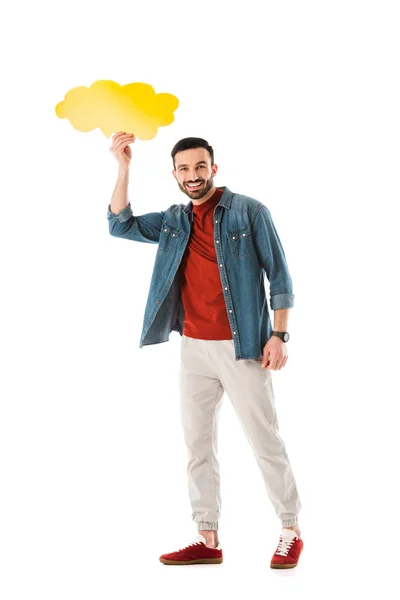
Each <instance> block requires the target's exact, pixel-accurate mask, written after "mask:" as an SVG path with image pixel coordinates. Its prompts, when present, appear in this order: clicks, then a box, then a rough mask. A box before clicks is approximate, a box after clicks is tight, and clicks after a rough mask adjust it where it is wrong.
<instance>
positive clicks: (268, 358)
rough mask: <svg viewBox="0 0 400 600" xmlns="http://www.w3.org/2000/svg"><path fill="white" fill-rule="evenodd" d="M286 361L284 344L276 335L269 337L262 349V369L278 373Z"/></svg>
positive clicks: (286, 354) (286, 353)
mask: <svg viewBox="0 0 400 600" xmlns="http://www.w3.org/2000/svg"><path fill="white" fill-rule="evenodd" d="M287 359H288V352H287V348H286V343H285V342H284V341H282V340H281V339H280V338H279V337H278V336H277V335H271V337H270V338H269V340H268V342H267V343H266V344H265V346H264V348H263V359H262V362H261V366H262V367H263V368H264V369H272V370H273V371H279V369H282V367H284V366H285V365H286V361H287Z"/></svg>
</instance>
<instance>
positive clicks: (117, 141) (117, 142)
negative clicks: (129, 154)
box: [110, 131, 136, 152]
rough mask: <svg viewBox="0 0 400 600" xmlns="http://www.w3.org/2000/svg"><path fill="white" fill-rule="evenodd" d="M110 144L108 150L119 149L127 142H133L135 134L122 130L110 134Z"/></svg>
mask: <svg viewBox="0 0 400 600" xmlns="http://www.w3.org/2000/svg"><path fill="white" fill-rule="evenodd" d="M112 140H113V141H112V145H111V148H110V152H115V151H121V150H123V149H124V148H125V147H126V146H127V145H128V144H131V143H133V142H134V141H135V140H136V136H135V135H134V134H133V133H125V132H124V131H119V132H118V133H115V134H114V135H113V136H112Z"/></svg>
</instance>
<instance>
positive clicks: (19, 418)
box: [0, 0, 400, 600]
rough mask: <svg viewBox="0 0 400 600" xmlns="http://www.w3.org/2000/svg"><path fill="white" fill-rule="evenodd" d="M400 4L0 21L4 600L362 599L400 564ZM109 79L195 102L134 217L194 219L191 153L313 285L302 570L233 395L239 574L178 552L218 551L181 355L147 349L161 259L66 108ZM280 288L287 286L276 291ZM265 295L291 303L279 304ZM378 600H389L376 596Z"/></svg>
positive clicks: (295, 415) (138, 151)
mask: <svg viewBox="0 0 400 600" xmlns="http://www.w3.org/2000/svg"><path fill="white" fill-rule="evenodd" d="M397 8H398V3H396V2H385V1H382V0H380V1H379V2H377V1H375V2H369V1H363V2H355V1H350V0H346V1H339V0H336V1H335V2H324V1H314V2H311V1H304V2H261V1H260V2H254V1H251V0H248V1H247V2H245V3H243V4H241V5H235V4H233V3H229V4H228V3H227V4H225V3H222V2H216V3H212V2H209V1H207V0H205V1H203V2H201V3H189V2H183V1H182V2H176V1H172V2H164V3H161V2H160V3H159V4H155V3H150V4H147V5H146V8H144V3H143V4H141V5H139V4H138V3H135V2H132V1H131V2H115V3H113V4H110V3H107V4H106V3H104V4H102V5H100V3H98V2H84V1H80V2H76V3H68V4H67V5H57V4H47V3H43V2H42V3H41V2H39V3H33V4H29V5H28V3H25V5H23V4H22V5H19V6H13V8H12V9H10V8H9V9H8V10H7V12H4V13H3V17H4V19H2V21H3V23H2V30H3V31H2V42H1V44H2V65H3V66H2V72H3V84H4V88H3V92H2V100H1V101H2V107H3V108H2V111H1V121H2V122H1V140H2V142H1V153H2V160H1V172H2V176H1V200H2V212H1V225H2V226H1V257H2V260H1V280H2V294H1V303H2V305H1V352H2V360H1V365H2V369H1V371H2V374H1V415H0V417H1V419H0V445H1V447H0V450H1V455H0V461H1V463H0V464H1V471H0V485H1V495H0V526H1V530H0V548H1V554H2V556H1V557H0V558H1V561H0V562H1V570H2V573H1V577H0V588H1V589H0V592H1V593H0V595H1V597H2V600H14V599H17V598H18V599H21V600H22V599H24V600H27V599H31V598H40V599H41V600H45V599H46V600H47V599H52V600H53V599H55V598H56V599H57V600H64V599H66V600H71V599H72V598H74V600H81V599H82V600H83V599H84V600H89V599H91V598H93V599H95V600H101V599H103V598H104V599H110V598H118V599H119V600H125V599H130V598H136V597H137V598H156V597H163V598H168V599H169V598H178V599H186V598H188V597H191V598H196V599H197V598H204V597H205V595H208V594H210V593H211V594H213V595H214V596H216V595H218V594H222V593H224V594H226V597H230V596H231V595H235V597H236V595H237V597H240V596H243V595H244V594H246V595H248V597H249V598H252V599H253V598H254V599H258V598H265V597H271V598H272V597H276V594H279V597H280V598H289V597H290V598H292V597H294V595H295V594H296V596H300V597H301V598H303V597H304V598H306V597H307V598H337V597H338V594H340V595H341V596H342V597H344V598H350V597H351V596H353V594H355V593H358V594H359V595H361V594H363V595H365V594H366V593H368V594H371V596H370V597H376V595H377V594H378V593H379V594H382V593H384V592H385V591H388V589H389V588H390V587H391V585H392V579H393V578H394V572H395V570H396V569H397V562H398V560H397V559H398V552H397V548H398V542H397V538H398V523H399V518H398V512H399V502H400V498H399V496H398V494H397V492H396V485H397V479H398V470H399V469H398V464H397V461H398V458H399V448H398V425H397V423H398V421H397V420H396V414H398V413H397V405H398V402H399V390H398V374H399V368H398V365H399V355H398V341H397V340H398V334H399V315H398V303H399V286H398V264H397V263H398V258H399V247H398V217H397V215H398V213H397V209H398V205H399V201H400V195H399V158H400V157H399V139H400V138H399V134H400V127H399V125H400V119H399V108H400V102H399V101H400V98H399V60H398V58H399V52H400V48H399V45H400V44H399V36H398V32H399V25H400V23H399V18H398V14H397V12H396V9H397ZM97 79H112V80H114V81H117V82H118V83H120V84H126V83H130V82H135V81H140V82H145V83H149V84H151V85H152V86H153V87H154V89H155V91H156V92H157V93H159V92H169V93H172V94H174V95H176V96H177V97H178V98H179V101H180V106H179V108H178V109H177V111H176V112H175V121H174V123H173V124H172V125H170V126H168V127H164V128H161V129H160V130H159V132H158V134H157V136H156V137H155V138H154V139H153V140H151V141H148V142H141V141H140V140H137V142H135V144H134V145H133V146H132V149H133V160H132V166H131V179H130V187H129V199H130V201H131V204H132V208H133V211H134V214H144V213H146V212H151V211H158V210H165V209H166V208H168V206H170V205H171V204H174V203H180V202H184V203H186V202H187V201H188V198H187V197H186V196H185V195H183V194H182V193H181V192H180V190H179V188H178V186H177V184H176V181H175V180H174V178H173V177H172V174H171V170H172V160H171V157H170V152H171V149H172V147H173V145H174V144H175V143H176V142H177V141H178V140H179V139H181V138H182V137H186V136H199V137H203V138H205V139H207V140H208V141H209V143H210V144H211V145H212V146H213V147H214V150H215V162H216V163H217V164H218V166H219V171H218V175H217V177H216V179H215V183H216V185H219V186H221V185H226V186H228V187H229V188H230V189H231V190H232V191H234V192H239V193H243V194H246V195H249V196H252V197H255V198H256V199H258V200H260V201H261V202H263V203H264V204H265V205H266V206H268V208H269V209H270V210H271V214H272V217H273V220H274V223H275V226H276V228H277V231H278V233H279V235H280V238H281V241H282V244H283V247H284V249H285V253H286V257H287V261H288V266H289V270H290V273H291V276H292V280H293V291H294V293H295V296H296V298H295V306H294V308H293V309H292V310H291V311H290V317H289V331H290V334H291V340H290V342H289V344H288V353H289V360H288V362H287V365H286V367H285V368H284V369H282V370H281V371H275V372H273V374H272V376H273V382H274V388H275V397H276V407H277V413H278V419H279V423H280V433H281V435H282V437H283V439H284V440H285V443H286V447H287V450H288V453H289V456H290V458H291V462H292V465H293V469H294V473H295V477H296V481H297V485H298V490H299V493H300V497H301V501H302V505H303V509H302V511H301V513H300V518H299V524H300V527H301V530H302V534H303V539H304V544H305V546H304V552H303V554H302V556H301V559H300V562H299V565H298V567H297V568H296V569H293V570H289V571H275V570H271V569H270V568H269V561H270V559H271V556H272V554H273V552H274V550H275V548H276V545H277V542H278V539H279V533H280V522H279V521H278V519H277V517H276V515H275V512H274V510H273V508H272V505H271V504H270V501H269V499H268V497H267V493H266V490H265V488H264V485H263V482H262V479H261V473H260V472H259V470H258V466H257V464H256V461H255V457H254V456H253V454H252V451H251V449H250V446H249V444H248V442H247V440H246V438H245V437H244V433H243V431H242V429H241V426H240V423H239V422H238V420H237V417H236V415H235V413H234V410H233V408H232V405H231V404H230V400H229V398H228V397H227V396H226V395H225V396H224V401H223V406H222V410H221V414H220V421H219V460H220V469H221V491H222V513H221V518H220V522H219V526H220V529H219V536H220V540H221V544H222V547H223V550H224V563H223V564H222V565H218V566H215V565H195V566H190V567H187V568H186V569H182V568H178V569H175V568H173V567H168V566H165V565H162V564H161V563H160V562H159V560H158V558H159V556H160V555H161V554H162V553H166V552H171V551H173V550H176V549H178V548H182V547H183V546H185V545H186V544H188V543H189V542H190V541H192V539H193V538H194V537H195V535H196V529H195V526H194V523H193V522H192V519H191V507H190V504H189V497H188V492H187V480H186V458H187V455H186V448H185V446H184V442H183V435H182V431H181V425H180V417H179V401H178V400H179V388H178V373H179V351H180V343H181V337H180V335H179V334H178V333H177V332H173V333H172V334H171V336H170V340H169V342H168V343H164V344H159V345H152V346H147V347H144V348H142V349H139V340H140V334H141V329H142V324H143V316H144V308H145V303H146V299H147V294H148V289H149V284H150V278H151V273H152V267H153V263H154V258H155V254H156V250H157V246H156V245H152V244H140V243H136V244H135V243H132V242H130V241H127V240H121V239H116V238H113V237H111V236H110V235H109V231H108V223H107V220H106V211H107V205H108V203H109V202H110V199H111V194H112V191H113V188H114V184H115V180H116V176H117V170H118V166H117V162H116V161H115V159H114V158H113V156H112V155H111V154H110V152H109V146H110V143H111V142H110V140H107V139H106V138H105V136H104V135H103V134H102V133H101V132H100V131H99V130H95V131H92V132H91V133H86V134H84V133H80V132H78V131H76V130H75V129H73V127H72V126H71V125H70V124H69V122H68V121H67V120H60V119H58V118H57V116H56V114H55V106H56V104H57V103H58V102H60V101H61V100H63V98H64V95H65V94H66V93H67V91H68V90H70V89H71V88H73V87H76V86H79V85H86V86H90V85H91V84H92V83H93V82H94V81H95V80H97ZM266 285H268V282H267V280H266ZM268 298H269V294H268ZM368 597H369V596H368Z"/></svg>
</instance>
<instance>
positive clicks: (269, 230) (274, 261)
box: [252, 203, 295, 310]
mask: <svg viewBox="0 0 400 600" xmlns="http://www.w3.org/2000/svg"><path fill="white" fill-rule="evenodd" d="M252 233H253V242H254V246H255V250H256V252H257V256H258V260H259V262H260V264H261V266H262V267H263V269H264V270H265V273H266V275H267V278H268V281H269V284H270V305H271V309H272V310H278V309H280V308H292V307H293V306H294V299H295V295H294V294H293V284H292V279H291V277H290V274H289V269H288V265H287V262H286V256H285V252H284V250H283V247H282V244H281V241H280V239H279V236H278V232H277V231H276V228H275V225H274V223H273V220H272V217H271V211H270V210H269V209H268V208H267V207H266V206H265V205H264V204H262V203H260V207H259V209H258V212H257V214H256V217H255V219H254V222H253V230H252Z"/></svg>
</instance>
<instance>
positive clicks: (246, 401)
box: [215, 340, 301, 534]
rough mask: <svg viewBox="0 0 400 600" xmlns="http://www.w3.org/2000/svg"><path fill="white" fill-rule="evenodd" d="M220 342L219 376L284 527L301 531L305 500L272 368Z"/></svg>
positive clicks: (216, 360) (228, 343) (218, 355)
mask: <svg viewBox="0 0 400 600" xmlns="http://www.w3.org/2000/svg"><path fill="white" fill-rule="evenodd" d="M218 343H219V344H220V346H219V347H218V350H217V348H216V347H215V352H216V354H215V362H216V365H217V367H218V375H219V379H220V381H221V383H222V385H223V387H224V389H225V391H226V393H227V395H228V397H229V399H230V400H231V402H232V405H233V407H234V410H235V412H236V414H237V415H238V418H239V420H240V423H241V425H242V428H243V430H244V432H245V434H246V436H247V439H248V441H249V443H250V446H251V448H252V450H253V452H254V454H255V456H256V460H257V463H258V465H259V467H260V470H261V474H262V477H263V480H264V484H265V487H266V490H267V493H268V496H269V498H270V500H271V502H272V504H273V506H274V508H275V511H276V514H277V516H278V518H279V519H280V520H281V522H282V527H286V528H290V529H294V531H296V533H298V534H299V533H300V529H299V526H298V513H299V512H300V510H301V503H300V499H299V495H298V491H297V487H296V482H295V478H294V475H293V472H292V467H291V464H290V461H289V458H288V455H287V452H286V448H285V444H284V442H283V440H282V438H281V437H280V435H279V428H278V419H277V415H276V412H275V401H274V391H273V387H272V377H271V371H270V370H268V369H263V368H262V367H261V366H260V362H259V361H257V360H256V359H254V360H253V359H251V360H239V361H236V360H235V356H234V346H233V340H232V341H231V340H229V341H228V340H226V341H225V340H223V341H221V342H218ZM217 351H218V353H217Z"/></svg>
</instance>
